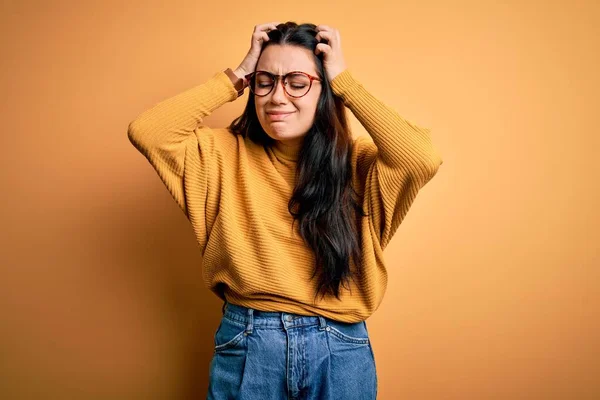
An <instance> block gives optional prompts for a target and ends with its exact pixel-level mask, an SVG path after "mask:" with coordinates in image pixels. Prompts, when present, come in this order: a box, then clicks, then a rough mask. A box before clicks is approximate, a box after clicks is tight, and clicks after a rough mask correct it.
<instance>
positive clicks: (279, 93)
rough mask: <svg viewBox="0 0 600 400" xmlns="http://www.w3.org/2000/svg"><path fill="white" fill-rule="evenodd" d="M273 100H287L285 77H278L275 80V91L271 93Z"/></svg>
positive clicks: (279, 101)
mask: <svg viewBox="0 0 600 400" xmlns="http://www.w3.org/2000/svg"><path fill="white" fill-rule="evenodd" d="M271 100H272V101H273V102H274V103H282V102H285V101H286V100H287V94H286V93H285V89H284V88H283V79H282V78H281V77H278V78H277V80H276V81H275V87H274V88H273V92H272V93H271Z"/></svg>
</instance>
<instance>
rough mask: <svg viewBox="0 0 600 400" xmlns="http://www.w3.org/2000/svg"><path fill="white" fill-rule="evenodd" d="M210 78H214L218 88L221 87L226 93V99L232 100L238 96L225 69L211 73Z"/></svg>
mask: <svg viewBox="0 0 600 400" xmlns="http://www.w3.org/2000/svg"><path fill="white" fill-rule="evenodd" d="M212 80H214V81H215V82H214V83H215V85H217V86H218V87H219V88H220V89H222V90H223V91H224V92H225V93H227V95H228V98H227V101H234V100H235V99H237V98H238V92H237V90H235V87H234V86H233V82H231V79H230V78H229V76H227V74H226V73H225V71H219V72H217V73H216V74H215V75H213V78H212Z"/></svg>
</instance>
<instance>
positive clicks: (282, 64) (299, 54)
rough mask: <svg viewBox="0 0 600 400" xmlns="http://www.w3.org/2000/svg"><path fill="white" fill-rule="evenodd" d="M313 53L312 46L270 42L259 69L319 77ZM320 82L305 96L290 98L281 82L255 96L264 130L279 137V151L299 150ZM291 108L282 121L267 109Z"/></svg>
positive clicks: (312, 111) (311, 119)
mask: <svg viewBox="0 0 600 400" xmlns="http://www.w3.org/2000/svg"><path fill="white" fill-rule="evenodd" d="M313 57H314V56H313V54H312V52H311V51H310V50H309V49H306V48H303V47H298V46H290V45H271V46H268V47H267V48H266V49H265V50H264V51H263V52H262V54H261V56H260V59H259V60H258V63H257V66H256V70H262V71H269V72H271V73H273V74H286V73H288V72H290V71H302V72H306V73H308V74H310V75H312V76H318V75H317V70H316V65H315V62H314V61H313ZM321 89H322V88H321V82H319V81H313V83H312V87H311V89H310V91H309V92H308V93H307V94H306V95H305V96H303V97H300V98H294V97H290V96H288V95H287V93H285V91H284V90H283V86H282V85H281V81H280V80H278V81H277V85H276V86H275V87H274V88H273V90H272V91H271V93H269V94H268V95H266V96H264V97H259V96H256V97H255V106H256V107H255V108H256V114H257V116H258V119H259V121H260V124H261V125H262V127H263V129H264V130H265V132H266V133H267V134H268V135H269V136H270V137H271V138H273V139H275V140H276V142H275V144H274V145H275V146H276V147H277V148H278V149H280V150H284V149H285V150H288V151H289V150H294V151H297V150H299V148H300V146H302V142H303V140H304V136H305V135H306V133H307V132H308V130H309V129H310V128H311V127H312V125H313V123H314V120H315V112H316V109H317V102H318V100H319V96H320V94H321ZM271 110H278V111H291V112H292V114H289V115H288V116H287V117H286V118H284V119H283V120H281V121H277V120H271V119H270V118H269V115H268V114H267V112H268V111H271Z"/></svg>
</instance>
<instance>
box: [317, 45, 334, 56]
mask: <svg viewBox="0 0 600 400" xmlns="http://www.w3.org/2000/svg"><path fill="white" fill-rule="evenodd" d="M315 53H316V54H317V55H319V54H320V53H323V54H329V53H331V46H329V45H327V44H325V43H319V44H317V47H315Z"/></svg>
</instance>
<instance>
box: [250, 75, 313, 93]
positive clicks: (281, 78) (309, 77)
mask: <svg viewBox="0 0 600 400" xmlns="http://www.w3.org/2000/svg"><path fill="white" fill-rule="evenodd" d="M259 72H264V73H266V74H269V75H270V76H271V77H273V80H274V81H275V82H277V80H279V82H281V86H283V91H284V92H285V94H287V95H288V96H290V97H293V98H295V99H299V98H300V97H304V96H306V95H307V94H308V92H310V89H312V83H313V81H317V82H321V81H322V80H321V78H319V77H318V76H312V75H310V74H307V73H306V72H303V71H290V72H288V73H287V74H285V75H277V74H272V73H270V72H269V71H263V70H259V71H254V72H251V73H249V74H246V75H244V78H245V79H246V83H247V84H248V89H250V91H251V92H252V93H253V94H254V95H255V96H258V97H265V96H268V95H269V94H270V93H271V92H272V91H273V89H274V88H275V85H277V83H275V84H274V85H273V86H272V87H271V90H269V91H268V92H267V93H265V94H256V93H254V91H253V90H252V85H250V80H251V79H252V77H253V76H254V75H256V74H257V73H259ZM290 74H302V75H306V76H307V77H308V79H310V86H309V87H308V90H307V91H306V93H304V94H303V95H302V96H294V95H291V94H289V93H288V91H287V89H286V88H285V84H284V83H283V81H285V78H286V77H287V76H288V75H290Z"/></svg>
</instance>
